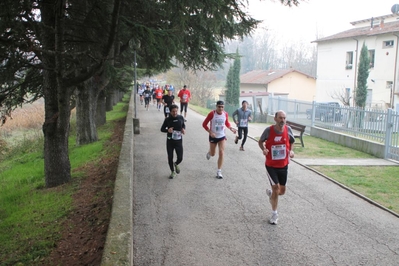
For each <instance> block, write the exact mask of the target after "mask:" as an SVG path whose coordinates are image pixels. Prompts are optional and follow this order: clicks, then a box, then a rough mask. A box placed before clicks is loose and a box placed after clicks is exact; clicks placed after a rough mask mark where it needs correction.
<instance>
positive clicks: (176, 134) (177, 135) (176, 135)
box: [172, 130, 181, 140]
mask: <svg viewBox="0 0 399 266" xmlns="http://www.w3.org/2000/svg"><path fill="white" fill-rule="evenodd" d="M172 139H173V140H180V139H181V131H177V130H173V132H172Z"/></svg>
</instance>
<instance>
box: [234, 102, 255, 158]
mask: <svg viewBox="0 0 399 266" xmlns="http://www.w3.org/2000/svg"><path fill="white" fill-rule="evenodd" d="M251 115H252V111H251V110H249V109H248V102H247V101H245V100H244V101H242V103H241V108H238V109H237V110H235V111H234V112H233V115H232V116H233V120H234V123H236V125H237V127H238V136H236V139H235V140H234V143H235V144H237V143H238V140H240V139H242V142H241V146H240V151H244V144H245V142H246V141H247V136H248V122H249V121H251V120H252V116H251ZM243 134H244V138H243Z"/></svg>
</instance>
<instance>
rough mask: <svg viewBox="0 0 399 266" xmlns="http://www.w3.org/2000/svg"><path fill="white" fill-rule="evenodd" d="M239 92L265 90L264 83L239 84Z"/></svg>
mask: <svg viewBox="0 0 399 266" xmlns="http://www.w3.org/2000/svg"><path fill="white" fill-rule="evenodd" d="M240 92H241V93H243V92H244V93H249V92H267V85H266V84H264V85H263V84H247V83H245V84H243V83H241V84H240Z"/></svg>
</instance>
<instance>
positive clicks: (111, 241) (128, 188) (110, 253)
mask: <svg viewBox="0 0 399 266" xmlns="http://www.w3.org/2000/svg"><path fill="white" fill-rule="evenodd" d="M134 97H135V95H134V93H132V94H131V97H130V102H129V110H128V113H127V118H126V124H125V132H124V136H123V142H122V147H121V152H120V155H119V164H118V171H117V174H116V180H115V188H114V198H113V202H112V212H111V220H110V223H109V226H108V232H107V239H106V241H105V246H104V252H103V256H102V260H101V265H103V266H105V265H107V266H108V265H112V266H115V265H133V184H132V183H133V173H134V160H133V115H132V112H133V110H134Z"/></svg>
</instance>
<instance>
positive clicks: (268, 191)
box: [266, 188, 272, 204]
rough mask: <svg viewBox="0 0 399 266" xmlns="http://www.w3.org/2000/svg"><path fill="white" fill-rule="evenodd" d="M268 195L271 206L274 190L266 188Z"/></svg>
mask: <svg viewBox="0 0 399 266" xmlns="http://www.w3.org/2000/svg"><path fill="white" fill-rule="evenodd" d="M266 195H267V196H268V197H269V202H270V204H271V203H272V190H271V189H270V188H266Z"/></svg>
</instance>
